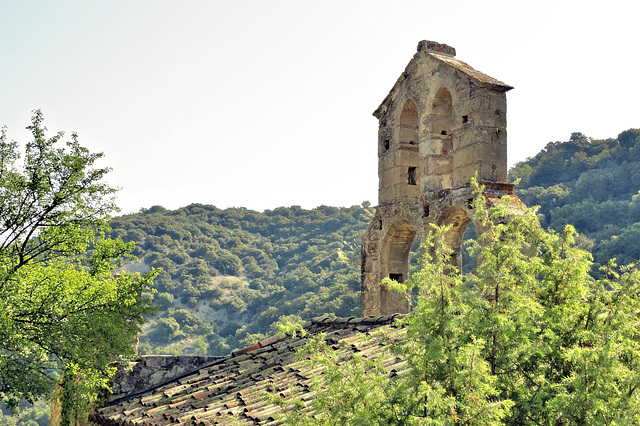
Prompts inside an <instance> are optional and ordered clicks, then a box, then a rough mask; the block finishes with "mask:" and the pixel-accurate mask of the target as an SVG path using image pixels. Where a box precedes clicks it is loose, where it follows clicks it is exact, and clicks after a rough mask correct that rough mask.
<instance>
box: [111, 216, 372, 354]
mask: <svg viewBox="0 0 640 426" xmlns="http://www.w3.org/2000/svg"><path fill="white" fill-rule="evenodd" d="M371 217H372V209H371V208H369V207H368V203H363V206H353V207H349V208H336V207H327V206H320V207H318V208H316V209H313V210H304V209H302V208H300V207H297V206H293V207H288V208H286V207H280V208H277V209H274V210H267V211H265V212H263V213H259V212H256V211H252V210H248V209H245V208H229V209H224V210H222V209H218V208H216V207H213V206H205V205H196V204H194V205H190V206H188V207H184V208H181V209H178V210H174V211H169V210H165V209H164V208H162V207H152V208H150V209H148V210H143V211H141V212H140V213H136V214H131V215H126V216H121V217H117V218H114V219H113V220H112V222H111V226H112V234H113V235H114V236H120V237H122V238H123V239H124V240H125V241H135V242H136V255H137V256H138V258H139V262H136V263H133V264H131V265H128V268H131V269H137V270H145V269H147V268H149V267H153V268H162V272H161V273H160V275H159V276H158V278H157V279H156V280H155V283H156V285H155V288H156V289H157V293H155V294H154V295H153V298H154V302H155V303H156V304H157V305H158V306H159V308H160V311H159V314H158V316H157V317H156V318H152V319H151V321H150V323H149V324H148V325H147V327H146V328H145V330H144V333H143V335H142V336H141V345H140V351H141V352H142V353H175V354H177V353H193V354H205V353H207V354H211V355H226V354H228V353H229V351H230V350H233V349H235V348H237V347H240V346H243V345H245V344H246V343H247V342H250V341H253V340H254V339H255V338H256V337H257V336H256V334H263V333H273V332H274V329H271V330H270V327H271V325H272V324H273V323H274V322H276V321H278V319H279V318H280V317H283V316H290V315H297V316H299V317H302V318H310V317H313V316H318V315H323V314H328V313H333V314H335V315H338V316H350V315H358V312H359V305H360V272H359V270H360V266H359V259H360V245H359V244H360V238H361V236H362V233H363V231H364V229H365V228H366V226H367V225H368V224H369V222H370V220H371Z"/></svg>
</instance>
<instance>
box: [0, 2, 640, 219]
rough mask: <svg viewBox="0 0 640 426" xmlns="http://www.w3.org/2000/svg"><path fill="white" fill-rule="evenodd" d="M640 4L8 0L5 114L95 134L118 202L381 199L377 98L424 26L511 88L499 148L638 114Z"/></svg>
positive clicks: (12, 129)
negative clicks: (35, 116) (36, 113)
mask: <svg viewBox="0 0 640 426" xmlns="http://www.w3.org/2000/svg"><path fill="white" fill-rule="evenodd" d="M639 12H640V3H638V2H635V1H632V0H608V1H602V0H597V1H591V0H582V1H578V0H576V1H571V0H567V1H565V0H552V1H549V0H536V1H515V0H505V1H490V0H483V1H479V0H471V1H464V0H439V1H432V0H429V1H418V0H413V1H409V0H407V1H398V0H394V1H374V0H367V1H349V0H322V1H315V2H313V1H310V0H308V1H302V0H281V1H278V0H270V1H266V0H261V1H257V0H256V1H241V0H236V1H233V0H225V1H217V0H210V1H204V0H201V1H178V0H174V1H166V0H110V1H100V2H98V1H86V0H77V1H55V0H39V1H36V0H20V1H19V0H14V1H10V0H1V2H0V66H1V67H2V68H1V69H2V73H1V74H0V75H1V78H0V125H1V124H4V125H6V126H7V127H8V133H9V137H10V138H11V139H15V140H18V141H22V142H24V141H26V140H28V136H29V135H28V133H27V132H26V131H25V130H24V127H25V126H27V125H28V124H29V119H30V117H31V111H32V110H34V109H36V108H41V109H42V110H43V112H44V115H45V124H46V126H47V127H48V129H49V130H50V131H51V133H53V132H57V131H59V130H64V131H66V132H67V134H70V133H71V132H72V131H77V132H78V133H79V137H80V142H81V143H82V144H83V145H85V146H87V147H88V148H89V149H91V150H92V151H103V152H104V153H105V155H106V160H105V161H104V163H103V164H101V165H103V166H110V167H112V168H113V172H112V173H111V174H110V177H109V182H110V183H111V184H112V185H114V186H118V187H121V188H122V190H121V191H120V193H119V198H118V200H119V205H120V206H121V208H122V213H129V212H136V211H138V210H139V209H140V208H141V207H150V206H152V205H162V206H164V207H166V208H170V209H175V208H178V207H182V206H186V205H188V204H191V203H204V204H213V205H216V206H218V207H221V208H225V207H230V206H243V207H248V208H251V209H256V210H264V209H271V208H275V207H278V206H291V205H301V206H302V207H305V208H313V207H315V206H318V205H321V204H326V205H334V206H350V205H353V204H360V203H361V202H362V201H364V200H369V201H371V202H372V203H373V204H376V201H377V179H378V178H377V148H376V143H377V136H376V135H377V126H378V123H377V120H376V119H375V118H374V117H373V116H372V115H371V114H372V112H373V111H374V110H375V109H376V108H377V106H378V105H379V104H380V103H381V102H382V100H383V99H384V97H385V96H386V95H387V93H388V92H389V90H390V89H391V87H392V86H393V84H394V83H395V81H396V79H397V78H398V77H399V76H400V74H401V73H402V71H403V70H404V68H405V66H406V64H407V63H408V62H409V60H410V59H411V58H412V56H413V54H414V52H415V49H416V46H417V44H418V42H419V41H420V40H425V39H426V40H434V41H438V42H441V43H446V44H449V45H450V46H453V47H455V48H456V50H457V56H456V57H457V58H458V59H460V60H462V61H465V62H467V63H468V64H470V65H471V66H473V67H474V68H476V69H478V70H480V71H482V72H484V73H486V74H489V75H490V76H492V77H495V78H497V79H499V80H501V81H503V82H505V83H507V84H509V85H512V86H514V87H515V89H514V90H512V91H510V92H509V93H508V94H507V100H508V107H509V108H508V131H509V164H510V165H512V164H514V163H515V162H518V161H522V160H524V159H526V158H527V157H529V156H533V155H535V154H536V153H537V152H538V151H540V149H542V148H543V147H544V146H545V145H546V144H547V143H548V142H551V141H566V140H568V139H569V136H570V134H571V132H578V131H579V132H582V133H584V134H586V135H587V136H591V137H593V138H597V139H602V138H609V137H616V136H617V135H618V134H619V133H620V132H622V131H623V130H627V129H629V128H632V127H640V117H639V115H640V114H639V113H640V111H639V108H638V99H640V84H639V83H638V81H637V79H638V75H639V68H640V67H639V66H638V65H639V63H640V54H639V53H638V52H639V50H640V49H639V47H638V46H639V45H640V35H639V34H640V32H639V31H638V25H639V21H638V16H640V13H639Z"/></svg>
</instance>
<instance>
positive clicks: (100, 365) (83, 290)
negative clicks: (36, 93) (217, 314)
mask: <svg viewBox="0 0 640 426" xmlns="http://www.w3.org/2000/svg"><path fill="white" fill-rule="evenodd" d="M42 121H43V117H42V114H41V112H40V111H36V112H35V115H34V117H33V118H32V124H31V125H30V126H29V127H28V129H29V130H30V131H31V133H32V135H33V141H30V142H28V143H27V144H26V145H25V152H24V156H23V158H22V159H21V158H20V154H19V150H18V148H19V145H18V144H17V143H16V142H13V141H9V140H8V139H7V136H6V131H5V130H4V129H3V131H2V134H1V135H0V235H1V236H2V237H1V238H0V401H1V402H5V403H7V404H8V405H9V406H10V407H11V406H15V405H16V404H17V403H18V402H19V401H20V399H23V400H26V401H29V402H33V401H34V400H35V399H36V398H38V397H40V396H47V395H50V394H51V393H52V391H53V388H54V386H55V385H56V384H59V385H60V389H61V391H60V394H61V395H62V396H63V398H61V406H62V411H61V415H62V423H63V424H64V423H67V424H68V422H69V421H70V419H71V417H72V416H73V415H75V414H74V413H77V414H82V409H86V408H87V403H88V402H89V401H90V400H91V399H93V398H95V397H96V396H97V392H98V391H99V390H101V389H102V388H103V387H105V386H106V382H107V381H108V379H109V377H110V373H112V372H113V371H114V368H113V367H112V366H111V365H110V363H111V362H112V361H114V360H115V359H116V358H117V357H119V356H121V355H133V349H132V344H133V343H134V341H135V336H136V334H137V333H138V331H139V330H140V327H139V326H140V324H141V323H142V322H143V320H144V315H145V314H148V313H150V312H152V309H151V307H150V306H149V305H147V304H146V303H144V302H143V301H142V300H141V298H140V296H139V294H140V292H141V291H142V290H143V289H144V288H146V287H147V285H148V284H149V283H150V281H151V280H152V278H153V275H154V274H153V272H150V273H148V274H146V275H145V276H140V275H139V274H128V273H120V274H118V275H114V274H113V273H112V272H113V271H114V269H115V268H116V267H118V266H119V264H120V262H121V260H122V259H123V258H124V257H126V256H128V254H129V252H130V251H131V250H132V248H133V247H132V245H131V244H126V243H124V242H123V241H121V240H117V239H116V240H111V239H108V238H104V234H103V233H104V231H106V229H107V221H108V219H109V214H110V213H111V212H113V211H114V209H115V205H114V203H113V197H112V195H113V193H114V190H113V189H112V188H111V187H110V186H109V185H108V184H106V183H104V181H103V178H104V177H105V175H106V174H107V173H108V171H109V169H106V168H95V167H94V163H95V162H96V161H97V160H98V159H99V158H100V157H101V156H102V154H92V153H90V152H89V151H88V150H87V149H86V148H84V147H82V146H81V145H80V144H79V142H78V140H77V136H76V135H75V134H73V135H72V137H71V141H69V142H67V143H66V145H62V142H61V140H62V137H63V134H62V133H58V134H57V135H55V136H53V137H50V138H47V137H46V135H45V130H46V129H45V128H44V126H43V124H42ZM61 145H62V146H61ZM89 251H90V254H89ZM61 374H62V378H61ZM59 379H61V380H60V381H59Z"/></svg>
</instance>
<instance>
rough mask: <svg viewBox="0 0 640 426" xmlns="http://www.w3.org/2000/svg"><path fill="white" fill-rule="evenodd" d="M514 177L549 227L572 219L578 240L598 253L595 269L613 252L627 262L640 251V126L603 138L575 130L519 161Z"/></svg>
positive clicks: (557, 227)
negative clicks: (639, 241)
mask: <svg viewBox="0 0 640 426" xmlns="http://www.w3.org/2000/svg"><path fill="white" fill-rule="evenodd" d="M509 178H510V179H511V180H516V179H519V180H520V182H519V184H518V185H517V186H516V194H517V195H518V196H519V197H520V199H521V200H522V201H524V202H525V203H526V204H527V205H528V206H535V205H538V206H540V210H539V211H538V215H539V219H540V221H541V223H542V225H543V226H544V227H549V228H551V229H554V230H555V231H556V232H562V230H563V229H564V227H565V225H567V224H571V225H573V226H575V228H576V229H577V230H578V232H579V233H580V236H579V237H578V238H579V239H578V241H577V243H578V244H579V246H580V247H582V248H585V249H587V250H590V251H591V252H592V253H593V256H594V260H595V262H594V268H593V270H592V274H593V275H595V276H597V275H599V274H600V272H599V268H600V267H601V266H604V265H606V264H607V261H608V259H611V258H612V257H616V258H617V259H618V260H619V261H620V262H622V263H629V262H633V261H635V260H636V259H638V258H639V257H640V251H639V249H638V245H637V244H635V241H636V236H637V234H638V226H640V225H638V223H639V222H640V207H639V206H640V198H639V197H638V190H640V129H629V130H625V131H624V132H622V133H620V134H619V135H618V136H617V137H616V138H610V139H602V140H598V139H592V138H589V137H587V136H585V135H583V134H582V133H577V132H576V133H572V134H571V137H570V138H569V140H568V141H566V142H550V143H549V144H547V146H546V147H545V148H544V149H543V150H542V151H541V152H539V153H538V154H537V155H536V156H534V157H532V158H528V159H527V160H526V161H523V162H520V163H517V164H516V165H515V166H514V167H513V168H512V169H511V170H510V171H509Z"/></svg>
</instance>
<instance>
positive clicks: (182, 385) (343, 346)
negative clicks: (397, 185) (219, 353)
mask: <svg viewBox="0 0 640 426" xmlns="http://www.w3.org/2000/svg"><path fill="white" fill-rule="evenodd" d="M395 317H396V316H385V317H379V318H355V317H350V318H331V317H320V318H314V319H312V320H311V321H310V322H309V323H307V324H306V325H305V330H306V333H307V334H306V335H305V336H301V335H297V336H296V337H292V336H288V337H282V336H276V337H271V338H268V339H264V340H262V341H260V342H259V343H256V344H255V345H251V346H248V347H246V348H244V349H241V350H238V351H234V352H233V353H232V354H231V355H230V356H228V357H226V358H224V359H221V360H217V361H216V362H214V363H213V364H211V365H209V366H206V367H204V368H200V369H199V370H197V371H195V372H194V373H192V374H189V375H187V376H184V377H182V378H180V379H178V380H173V381H170V382H168V383H164V384H162V385H160V386H158V387H157V388H155V389H151V390H149V391H146V392H144V393H143V394H141V395H138V396H137V397H130V398H128V399H121V400H118V401H114V402H113V403H112V404H113V405H110V406H107V407H103V408H100V409H98V410H96V411H95V412H94V413H93V414H92V416H91V418H92V420H94V421H95V422H97V423H99V424H106V425H127V424H135V425H139V424H152V425H165V424H192V425H197V424H202V425H209V424H228V423H229V422H230V417H229V416H231V417H233V418H234V421H235V422H240V423H245V424H269V425H279V424H283V420H282V419H280V418H279V415H281V414H282V413H283V408H282V406H281V405H278V404H275V403H274V402H273V400H271V399H270V398H268V395H267V394H272V395H279V396H280V397H284V398H292V397H295V398H298V399H299V400H300V401H302V403H303V404H304V406H305V407H306V409H307V410H308V411H309V412H310V413H311V412H312V409H313V406H312V402H313V399H314V398H315V396H316V393H315V391H312V390H310V389H311V385H312V384H313V383H314V380H315V378H316V377H318V376H320V374H321V373H322V369H323V367H322V366H317V367H313V366H311V365H310V364H309V363H307V362H305V361H304V360H296V351H298V350H299V349H300V348H302V347H303V346H304V345H305V344H307V342H309V338H310V336H314V335H318V334H320V333H326V341H327V343H328V344H329V345H331V346H333V347H335V348H336V349H339V350H340V351H341V352H340V356H339V358H340V359H341V360H347V359H348V358H349V357H350V356H351V355H350V354H353V353H358V354H359V355H361V356H363V357H366V358H374V357H377V356H379V355H380V354H382V353H384V358H383V363H384V365H385V366H387V367H388V368H389V369H390V371H391V374H392V375H393V374H398V373H399V372H401V371H405V370H406V368H407V367H406V361H404V360H402V359H400V358H398V357H396V356H395V355H393V354H391V353H388V352H383V351H382V348H383V347H384V345H385V343H386V341H387V339H393V338H397V337H398V336H399V335H400V333H402V331H401V330H396V329H393V328H391V329H390V330H391V331H390V332H387V333H375V334H374V333H372V331H374V330H381V329H382V327H384V328H385V329H386V328H389V325H390V324H392V323H393V321H394V319H395Z"/></svg>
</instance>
